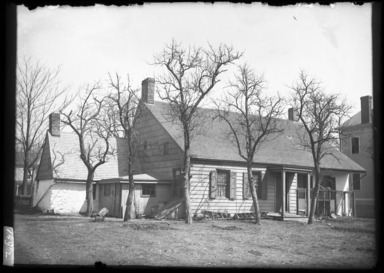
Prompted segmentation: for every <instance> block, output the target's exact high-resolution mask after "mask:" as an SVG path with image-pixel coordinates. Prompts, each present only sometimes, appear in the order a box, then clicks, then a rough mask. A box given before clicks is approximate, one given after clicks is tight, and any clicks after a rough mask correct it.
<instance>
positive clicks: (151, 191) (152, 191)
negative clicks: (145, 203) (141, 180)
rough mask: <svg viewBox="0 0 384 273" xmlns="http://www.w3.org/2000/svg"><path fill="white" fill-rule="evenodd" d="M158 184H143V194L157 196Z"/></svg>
mask: <svg viewBox="0 0 384 273" xmlns="http://www.w3.org/2000/svg"><path fill="white" fill-rule="evenodd" d="M155 186H156V185H153V184H152V185H145V184H144V185H142V188H141V195H142V196H151V197H155V196H156V188H155Z"/></svg>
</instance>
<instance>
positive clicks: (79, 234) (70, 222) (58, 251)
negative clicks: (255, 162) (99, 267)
mask: <svg viewBox="0 0 384 273" xmlns="http://www.w3.org/2000/svg"><path fill="white" fill-rule="evenodd" d="M372 226H374V224H372V223H371V222H369V221H368V222H367V221H351V222H340V221H339V222H336V221H333V222H324V223H320V222H319V223H315V224H313V225H306V224H305V223H299V222H286V221H283V222H281V221H272V220H264V221H262V224H261V225H255V224H254V223H253V222H252V221H246V220H243V221H236V220H225V221H223V220H212V221H199V222H195V223H194V224H192V225H187V224H185V223H184V222H183V221H156V220H149V219H135V220H131V221H129V222H123V221H122V220H119V219H113V218H106V219H105V221H104V222H92V221H90V219H89V217H73V218H71V217H60V216H35V215H16V217H15V263H16V264H60V265H66V264H70V265H93V264H94V263H95V262H97V261H101V262H102V263H104V264H106V265H108V266H110V265H130V266H136V265H145V266H170V267H173V266H178V267H180V266H188V267H191V266H192V267H290V268H306V267H310V268H368V267H372V266H373V265H374V264H375V252H374V249H375V246H374V241H375V236H374V233H372V232H371V231H372ZM335 227H336V229H335ZM365 227H366V228H365ZM342 228H344V229H348V232H344V230H343V229H342ZM340 231H343V232H340ZM368 231H369V232H368ZM319 257H321V258H319Z"/></svg>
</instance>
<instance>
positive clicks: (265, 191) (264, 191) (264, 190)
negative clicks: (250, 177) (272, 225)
mask: <svg viewBox="0 0 384 273" xmlns="http://www.w3.org/2000/svg"><path fill="white" fill-rule="evenodd" d="M266 175H267V174H264V177H263V179H261V186H262V194H261V198H262V199H263V200H267V198H268V183H267V181H268V180H267V177H266Z"/></svg>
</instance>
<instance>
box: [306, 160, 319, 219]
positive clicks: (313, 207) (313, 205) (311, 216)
mask: <svg viewBox="0 0 384 273" xmlns="http://www.w3.org/2000/svg"><path fill="white" fill-rule="evenodd" d="M320 180H321V179H320V167H319V166H318V164H316V166H315V188H314V189H313V196H312V199H311V210H310V212H309V216H308V225H311V224H313V222H314V220H315V211H316V205H317V199H318V196H319V191H320V182H321V181H320ZM308 198H309V197H308Z"/></svg>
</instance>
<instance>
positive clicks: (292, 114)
mask: <svg viewBox="0 0 384 273" xmlns="http://www.w3.org/2000/svg"><path fill="white" fill-rule="evenodd" d="M288 119H289V120H292V121H298V120H299V113H297V111H295V110H294V109H293V108H289V109H288Z"/></svg>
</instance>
